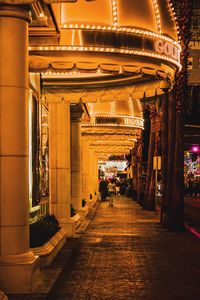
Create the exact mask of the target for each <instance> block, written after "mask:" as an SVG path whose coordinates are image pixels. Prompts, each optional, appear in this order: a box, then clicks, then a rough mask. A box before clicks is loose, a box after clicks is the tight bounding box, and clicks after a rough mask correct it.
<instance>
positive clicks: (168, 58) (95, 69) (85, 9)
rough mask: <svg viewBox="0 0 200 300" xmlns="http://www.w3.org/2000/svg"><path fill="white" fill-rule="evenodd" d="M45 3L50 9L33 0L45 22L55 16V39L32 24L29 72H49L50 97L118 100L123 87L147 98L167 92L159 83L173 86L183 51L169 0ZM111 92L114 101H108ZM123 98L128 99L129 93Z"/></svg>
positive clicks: (46, 77)
mask: <svg viewBox="0 0 200 300" xmlns="http://www.w3.org/2000/svg"><path fill="white" fill-rule="evenodd" d="M45 2H46V3H48V6H47V7H46V8H45V4H44V2H42V1H37V2H35V1H33V4H32V7H33V8H34V12H35V11H37V10H42V9H43V13H42V12H40V15H39V16H38V19H39V20H40V22H41V20H42V19H44V22H45V20H46V23H47V21H49V19H50V16H51V17H52V22H53V23H54V24H55V34H53V31H52V29H49V32H46V31H45V30H44V26H43V27H42V26H41V28H39V25H38V27H37V28H35V27H34V24H32V25H30V31H29V35H30V36H29V38H30V39H29V40H30V47H29V53H30V57H31V59H30V64H29V67H30V71H32V72H43V73H44V74H43V75H42V78H43V83H44V86H45V90H46V92H47V94H52V93H60V94H62V93H64V96H63V97H64V98H73V97H74V98H75V99H77V98H79V100H80V98H82V99H83V98H84V99H85V100H84V101H86V102H90V101H91V102H95V101H98V100H99V99H100V101H113V100H114V97H118V95H117V94H118V89H119V88H120V89H122V90H123V88H124V87H125V89H126V88H128V89H129V88H130V86H131V87H132V88H130V89H131V92H130V93H131V94H132V96H133V97H134V98H141V97H143V96H144V93H145V94H146V97H149V96H150V97H152V96H154V95H155V94H161V93H162V90H159V80H161V79H163V78H164V79H165V80H168V81H170V82H173V78H174V73H175V71H176V70H177V69H179V68H180V67H181V66H180V62H179V60H180V50H181V48H180V46H179V44H178V36H177V30H176V24H175V18H174V13H173V9H172V7H171V4H170V2H169V1H168V0H143V1H140V0H134V1H133V0H126V1H124V0H93V1H89V0H88V1H87V0H77V1H70V0H66V1H51V0H48V1H47V0H46V1H45ZM39 4H40V7H39ZM49 4H51V5H49ZM46 5H47V4H46ZM50 7H51V9H50ZM36 8H37V9H36ZM47 11H49V15H48V16H47ZM53 12H54V14H53ZM102 16H103V17H102ZM45 18H46V19H45ZM50 23H51V22H50V21H49V22H48V24H50ZM38 24H40V23H38ZM48 26H50V25H46V27H48ZM49 28H50V27H49ZM144 77H145V78H144ZM69 89H70V92H69ZM94 89H96V91H97V92H95V93H94ZM106 91H108V92H109V93H111V94H113V98H112V97H110V99H108V97H107V96H105V94H107V92H106ZM138 91H139V92H138ZM122 93H123V92H122ZM130 93H128V97H129V95H130ZM77 95H78V96H77ZM102 95H103V96H102ZM121 96H122V97H121ZM121 96H120V97H118V98H121V99H122V98H123V99H124V100H127V98H126V97H125V93H123V95H121ZM86 98H87V99H86ZM88 99H89V100H88ZM75 101H76V100H75Z"/></svg>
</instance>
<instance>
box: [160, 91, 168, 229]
mask: <svg viewBox="0 0 200 300" xmlns="http://www.w3.org/2000/svg"><path fill="white" fill-rule="evenodd" d="M168 97H169V95H168V94H164V95H163V96H162V136H161V142H162V157H161V165H162V171H161V190H162V198H161V214H160V223H161V224H162V223H163V220H164V218H163V215H164V213H165V211H166V203H167V198H166V192H167V152H168Z"/></svg>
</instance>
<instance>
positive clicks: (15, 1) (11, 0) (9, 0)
mask: <svg viewBox="0 0 200 300" xmlns="http://www.w3.org/2000/svg"><path fill="white" fill-rule="evenodd" d="M33 2H36V0H0V4H9V5H22V4H31V3H33Z"/></svg>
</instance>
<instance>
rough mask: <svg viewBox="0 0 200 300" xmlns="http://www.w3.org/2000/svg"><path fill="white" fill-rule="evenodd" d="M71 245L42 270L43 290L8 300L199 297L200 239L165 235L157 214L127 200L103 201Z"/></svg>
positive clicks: (196, 299) (188, 299)
mask: <svg viewBox="0 0 200 300" xmlns="http://www.w3.org/2000/svg"><path fill="white" fill-rule="evenodd" d="M84 226H85V225H84ZM85 228H86V226H85ZM79 232H83V230H80V231H79ZM73 242H74V243H73V247H72V249H71V252H69V245H68V243H67V244H66V246H64V248H63V250H62V251H61V253H60V254H59V255H58V257H57V258H56V259H55V262H54V263H53V265H52V267H50V268H49V270H47V271H46V272H47V273H48V272H49V274H50V275H49V279H48V278H47V279H46V282H44V284H43V287H42V285H41V286H40V289H39V290H38V291H36V292H35V294H33V295H29V296H21V298H19V296H18V297H17V296H16V297H14V296H12V298H9V299H20V300H24V299H29V300H32V299H46V300H54V299H55V300H79V299H81V300H89V299H91V300H101V299H102V300H104V299H105V300H109V299H110V300H121V299H123V300H129V299H130V300H135V299H136V300H140V299H145V300H160V299H161V300H173V299H177V300H179V299H180V300H199V299H200V240H199V239H197V238H195V237H194V236H193V235H191V234H190V233H188V232H184V233H172V232H168V231H167V230H165V229H164V228H162V227H161V226H160V225H159V216H158V215H155V213H154V212H147V211H144V210H143V209H142V208H141V207H140V206H139V205H138V204H137V203H135V202H133V201H132V200H131V199H129V198H126V197H121V198H120V197H118V198H115V199H114V207H109V206H108V202H101V203H100V205H99V207H98V209H97V211H96V214H95V216H94V217H93V219H92V221H91V222H90V224H89V225H88V227H87V229H86V230H85V232H83V233H82V234H81V235H80V238H76V239H74V240H73ZM66 253H68V254H69V253H70V255H69V258H66V257H67V255H66ZM63 265H64V267H63ZM61 266H62V267H63V268H62V270H60V273H59V276H57V277H58V278H57V280H55V283H54V285H53V286H52V287H50V285H49V286H48V283H49V281H50V277H51V278H52V277H53V276H54V274H55V270H57V271H58V269H59V268H61ZM51 272H52V273H51ZM45 286H46V289H45Z"/></svg>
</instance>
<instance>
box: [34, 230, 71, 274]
mask: <svg viewBox="0 0 200 300" xmlns="http://www.w3.org/2000/svg"><path fill="white" fill-rule="evenodd" d="M66 237H67V233H66V231H65V230H64V229H60V230H59V231H58V232H57V233H56V234H55V235H54V236H53V237H52V238H51V239H50V240H49V241H48V242H47V243H45V244H44V245H43V246H41V247H36V248H31V249H30V250H31V251H32V252H33V253H34V255H37V256H39V259H40V268H41V269H43V268H45V267H48V266H49V265H50V264H51V263H52V261H53V259H54V258H55V256H56V255H57V254H58V252H59V251H60V249H61V248H62V247H63V245H64V244H65V242H66Z"/></svg>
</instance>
